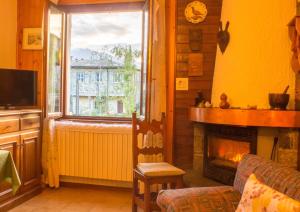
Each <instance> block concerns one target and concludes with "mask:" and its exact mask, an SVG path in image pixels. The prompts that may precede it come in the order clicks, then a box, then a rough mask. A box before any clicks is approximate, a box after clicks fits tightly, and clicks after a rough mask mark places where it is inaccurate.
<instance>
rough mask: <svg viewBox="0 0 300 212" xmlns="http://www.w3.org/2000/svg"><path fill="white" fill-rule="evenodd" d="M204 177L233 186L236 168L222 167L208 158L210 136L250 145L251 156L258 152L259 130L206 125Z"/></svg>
mask: <svg viewBox="0 0 300 212" xmlns="http://www.w3.org/2000/svg"><path fill="white" fill-rule="evenodd" d="M204 132H205V134H204V152H203V153H204V155H203V175H204V176H205V177H208V178H211V179H214V180H216V181H218V182H221V183H223V184H225V185H233V181H234V178H235V174H236V169H235V168H230V167H220V166H216V165H213V164H212V163H210V160H209V157H208V146H209V145H208V142H209V136H215V137H218V138H224V139H231V140H235V141H239V142H248V143H250V154H256V152H257V128H256V127H243V126H228V125H213V124H207V125H205V130H204Z"/></svg>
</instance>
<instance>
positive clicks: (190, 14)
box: [185, 1, 207, 24]
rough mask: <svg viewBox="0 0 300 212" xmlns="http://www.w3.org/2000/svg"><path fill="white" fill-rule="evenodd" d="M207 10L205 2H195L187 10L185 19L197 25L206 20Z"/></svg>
mask: <svg viewBox="0 0 300 212" xmlns="http://www.w3.org/2000/svg"><path fill="white" fill-rule="evenodd" d="M206 16H207V8H206V5H205V4H204V3H203V2H200V1H193V2H191V3H189V4H188V5H187V6H186V8H185V17H186V20H188V21H189V22H191V23H194V24H197V23H200V22H202V21H204V20H205V18H206Z"/></svg>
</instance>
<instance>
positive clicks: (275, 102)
mask: <svg viewBox="0 0 300 212" xmlns="http://www.w3.org/2000/svg"><path fill="white" fill-rule="evenodd" d="M289 87H290V86H289V85H288V86H287V87H286V88H285V89H284V91H283V93H270V94H269V104H270V106H271V109H274V110H286V107H287V105H288V104H289V100H290V95H289V94H287V91H288V90H289Z"/></svg>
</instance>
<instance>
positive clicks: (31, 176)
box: [21, 131, 41, 190]
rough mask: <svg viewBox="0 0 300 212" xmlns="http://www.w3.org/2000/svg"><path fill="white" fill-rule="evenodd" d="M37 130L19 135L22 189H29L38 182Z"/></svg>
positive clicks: (39, 165) (38, 149)
mask: <svg viewBox="0 0 300 212" xmlns="http://www.w3.org/2000/svg"><path fill="white" fill-rule="evenodd" d="M39 137H40V135H39V132H37V131H36V132H31V133H28V134H24V135H21V155H22V156H21V161H22V171H21V179H22V184H23V189H24V190H27V189H30V188H31V187H32V186H35V185H37V184H39V183H40V173H41V172H40V167H41V164H40V162H41V160H40V159H39V158H40V157H39V151H40V148H39Z"/></svg>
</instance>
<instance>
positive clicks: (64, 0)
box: [58, 0, 145, 5]
mask: <svg viewBox="0 0 300 212" xmlns="http://www.w3.org/2000/svg"><path fill="white" fill-rule="evenodd" d="M133 2H145V1H144V0H59V1H58V4H59V5H84V4H118V3H133Z"/></svg>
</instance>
